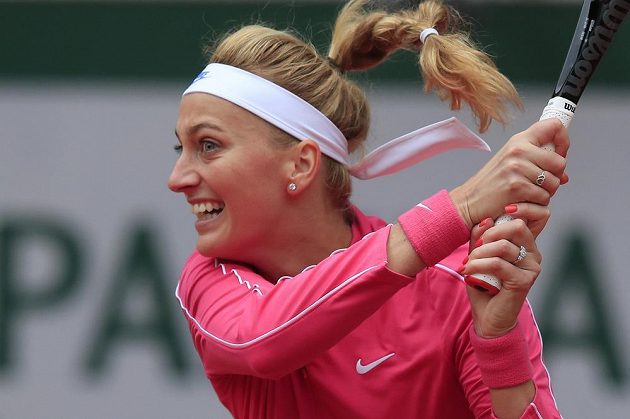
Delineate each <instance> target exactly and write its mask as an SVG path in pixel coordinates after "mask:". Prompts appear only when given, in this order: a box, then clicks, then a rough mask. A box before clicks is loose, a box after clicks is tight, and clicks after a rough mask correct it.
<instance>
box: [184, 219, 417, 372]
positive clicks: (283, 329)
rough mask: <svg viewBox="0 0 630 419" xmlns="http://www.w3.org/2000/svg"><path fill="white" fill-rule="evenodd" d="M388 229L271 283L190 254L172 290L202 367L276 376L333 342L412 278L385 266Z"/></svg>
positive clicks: (300, 363)
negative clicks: (185, 317) (184, 316)
mask: <svg viewBox="0 0 630 419" xmlns="http://www.w3.org/2000/svg"><path fill="white" fill-rule="evenodd" d="M389 230H390V228H389V227H385V228H383V229H381V230H379V231H377V232H375V233H373V234H370V235H368V236H366V237H365V238H364V239H363V240H360V241H359V242H358V243H355V244H354V245H353V246H351V247H350V248H348V249H346V250H342V251H338V252H335V253H334V254H333V255H331V256H330V257H329V258H327V259H325V260H323V261H322V262H320V263H319V264H318V265H316V266H314V267H311V268H307V269H306V270H305V271H304V272H302V273H301V274H299V275H297V276H295V277H293V278H291V279H285V280H282V281H280V282H279V283H278V284H277V285H275V286H273V285H272V284H269V283H266V282H265V280H264V279H263V278H262V277H260V276H258V275H256V274H255V273H254V272H252V271H250V270H247V269H246V268H243V267H239V266H236V265H228V264H225V265H222V264H215V263H214V262H213V260H211V259H207V258H204V257H202V256H200V255H194V256H193V257H192V258H191V260H190V261H189V262H188V263H187V266H186V268H185V270H184V272H183V274H182V279H181V282H180V286H179V287H178V290H177V296H178V298H179V299H180V303H181V305H182V309H183V310H184V312H185V314H186V316H187V317H188V320H189V324H190V327H191V332H192V334H193V340H194V342H195V346H196V348H197V351H198V352H199V354H200V356H201V358H202V360H203V363H204V367H205V368H206V372H207V373H208V374H225V373H232V374H246V375H253V376H258V377H266V378H274V377H280V376H282V375H285V374H287V373H289V372H291V371H293V370H295V369H297V368H299V367H301V366H303V365H304V364H306V363H307V362H308V361H310V360H311V359H313V358H314V357H315V356H317V355H318V354H320V353H322V352H323V351H325V350H327V349H328V348H330V347H331V346H332V345H334V344H335V343H336V342H337V341H339V340H340V339H341V338H342V337H343V336H345V335H346V334H347V333H348V332H349V331H350V330H352V329H353V328H355V327H356V326H357V325H358V324H359V323H361V322H362V321H363V320H364V319H365V318H367V317H368V316H369V315H370V314H372V313H373V312H374V311H375V310H377V309H378V308H379V307H380V306H381V305H382V304H383V303H384V302H385V301H386V300H387V299H388V298H389V297H390V296H391V295H393V294H394V293H395V292H396V291H398V290H399V289H400V288H402V287H403V286H405V285H407V284H408V283H410V282H411V281H412V280H413V277H407V276H404V275H400V274H397V273H395V272H393V271H391V270H390V269H388V268H387V266H386V262H387V256H386V247H387V241H388V234H389ZM247 284H249V287H248V286H247ZM250 288H251V289H250ZM255 290H258V291H255Z"/></svg>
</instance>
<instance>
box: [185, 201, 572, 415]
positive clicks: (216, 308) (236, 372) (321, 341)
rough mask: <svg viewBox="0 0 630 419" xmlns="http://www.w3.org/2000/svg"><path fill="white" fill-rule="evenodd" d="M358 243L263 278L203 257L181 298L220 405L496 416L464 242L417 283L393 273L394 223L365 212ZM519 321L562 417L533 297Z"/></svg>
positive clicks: (540, 401)
mask: <svg viewBox="0 0 630 419" xmlns="http://www.w3.org/2000/svg"><path fill="white" fill-rule="evenodd" d="M355 213H356V216H357V217H356V218H357V220H356V222H355V223H354V225H353V237H354V238H353V244H352V246H350V247H349V248H347V249H341V250H338V251H335V252H334V253H333V254H332V255H331V256H330V257H328V258H327V259H325V260H323V261H322V262H320V263H319V264H317V265H316V266H310V267H308V268H306V269H305V270H304V271H303V272H302V273H300V274H299V275H297V276H295V277H292V278H289V277H285V278H281V279H280V280H279V281H278V283H277V284H275V285H274V284H272V283H270V282H268V281H266V280H264V279H263V278H262V277H261V276H259V275H257V274H256V273H254V272H253V271H252V270H251V269H249V268H248V267H246V266H242V265H237V264H233V263H228V262H222V261H219V260H216V259H213V258H207V257H204V256H201V255H200V254H199V253H197V252H195V253H193V255H192V256H191V257H190V259H189V260H188V262H187V263H186V266H185V268H184V271H183V273H182V277H181V280H180V282H179V285H178V287H177V291H176V295H177V298H178V299H179V300H180V303H181V306H182V309H183V311H184V314H185V316H186V318H187V320H188V323H189V326H190V332H191V335H192V338H193V342H194V345H195V348H196V349H197V352H198V353H199V356H200V358H201V361H202V363H203V367H204V369H205V372H206V375H207V376H208V378H209V379H210V381H211V382H212V385H213V386H214V389H215V391H216V392H217V395H218V397H219V399H220V400H221V402H222V403H223V404H224V405H225V406H226V407H227V408H228V409H229V411H230V412H231V413H232V415H233V416H234V417H236V418H278V419H284V418H287V419H289V418H344V419H347V418H366V419H369V418H446V419H448V418H453V419H463V418H473V417H479V418H492V417H494V416H493V414H492V411H491V404H490V397H489V392H488V388H487V387H486V386H485V385H484V384H483V382H482V381H481V377H480V373H479V369H478V367H477V365H476V362H475V356H474V352H473V349H472V347H471V346H470V341H469V336H468V329H469V328H470V326H471V324H472V319H471V314H470V304H469V302H468V299H467V298H468V297H467V295H466V290H465V286H466V285H465V283H464V282H463V278H462V277H461V276H460V275H458V274H457V273H456V272H455V269H456V268H457V267H458V266H459V264H460V262H461V261H462V259H464V257H465V255H466V248H465V247H461V248H459V249H458V250H456V251H455V252H454V253H453V254H452V255H451V256H449V257H448V258H446V259H445V260H444V261H442V262H441V263H439V264H437V265H435V266H434V267H431V268H427V269H425V270H423V271H422V272H420V273H419V274H418V275H417V276H416V277H415V278H412V277H407V276H403V275H400V274H397V273H395V272H392V271H390V270H389V269H388V268H387V266H386V265H387V253H386V244H387V238H388V235H389V228H390V227H389V226H386V225H385V223H384V222H383V221H382V220H379V219H377V218H375V217H368V216H365V215H363V214H362V213H361V212H360V211H358V210H355ZM519 322H520V325H521V327H522V328H523V330H524V332H525V334H526V337H527V341H528V344H529V349H530V355H531V362H532V365H533V368H534V381H535V384H536V397H535V399H534V401H533V402H532V403H531V404H530V405H529V407H528V408H527V410H526V411H525V412H524V413H523V416H522V417H523V418H540V417H542V418H557V417H560V414H559V413H558V410H557V408H556V405H555V401H554V399H553V395H552V393H551V388H550V382H549V376H548V373H547V370H546V368H545V366H544V364H543V360H542V342H541V339H540V333H539V331H538V328H537V326H536V322H535V320H534V316H533V313H532V310H531V307H530V306H529V304H526V305H525V306H524V307H523V310H522V311H521V313H520V317H519Z"/></svg>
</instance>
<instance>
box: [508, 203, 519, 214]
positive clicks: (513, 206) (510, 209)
mask: <svg viewBox="0 0 630 419" xmlns="http://www.w3.org/2000/svg"><path fill="white" fill-rule="evenodd" d="M517 209H518V207H517V206H516V204H510V205H508V206H507V207H505V212H506V213H508V214H514V213H515V212H516V210H517Z"/></svg>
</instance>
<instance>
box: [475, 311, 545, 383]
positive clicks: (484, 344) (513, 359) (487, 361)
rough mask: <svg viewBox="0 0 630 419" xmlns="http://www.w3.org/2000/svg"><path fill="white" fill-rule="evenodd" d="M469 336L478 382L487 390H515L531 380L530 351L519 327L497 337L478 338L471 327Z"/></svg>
mask: <svg viewBox="0 0 630 419" xmlns="http://www.w3.org/2000/svg"><path fill="white" fill-rule="evenodd" d="M469 336H470V344H471V346H472V347H473V349H474V351H475V357H476V358H477V365H478V366H479V371H480V372H481V379H482V380H483V382H484V384H485V385H486V386H488V388H492V389H497V388H507V387H514V386H516V385H519V384H522V383H525V382H527V381H529V380H531V379H532V377H533V368H532V363H531V361H530V359H529V348H528V346H527V341H526V340H525V335H524V334H523V331H522V329H521V328H520V327H519V326H518V323H517V324H516V326H515V327H514V328H512V330H510V331H509V332H508V333H506V334H505V335H503V336H500V337H495V338H483V337H480V336H479V335H477V333H476V332H475V330H474V328H473V327H471V328H470V329H469Z"/></svg>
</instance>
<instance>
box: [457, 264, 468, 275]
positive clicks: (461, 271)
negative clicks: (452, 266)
mask: <svg viewBox="0 0 630 419" xmlns="http://www.w3.org/2000/svg"><path fill="white" fill-rule="evenodd" d="M465 269H466V266H465V265H461V266H460V267H459V268H457V273H460V274H461V273H464V270H465Z"/></svg>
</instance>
